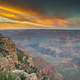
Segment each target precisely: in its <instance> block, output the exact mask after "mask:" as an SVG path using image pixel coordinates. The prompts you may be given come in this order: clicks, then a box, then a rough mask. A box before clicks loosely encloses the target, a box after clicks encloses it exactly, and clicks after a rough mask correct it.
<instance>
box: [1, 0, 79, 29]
mask: <svg viewBox="0 0 80 80" xmlns="http://www.w3.org/2000/svg"><path fill="white" fill-rule="evenodd" d="M79 18H80V0H0V29H34V28H36V29H40V28H42V29H43V28H45V29H52V28H56V29H70V28H72V29H74V28H76V29H77V28H79V27H80V19H79Z"/></svg>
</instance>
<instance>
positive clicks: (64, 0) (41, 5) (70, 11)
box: [0, 0, 80, 18]
mask: <svg viewBox="0 0 80 80" xmlns="http://www.w3.org/2000/svg"><path fill="white" fill-rule="evenodd" d="M0 3H4V4H10V5H14V6H18V7H22V8H24V9H26V8H30V9H35V10H38V11H40V12H41V13H42V14H43V15H46V16H49V17H50V16H51V17H52V16H53V17H61V18H65V17H73V16H75V15H79V14H80V0H0Z"/></svg>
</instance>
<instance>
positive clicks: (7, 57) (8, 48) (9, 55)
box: [0, 34, 18, 70]
mask: <svg viewBox="0 0 80 80" xmlns="http://www.w3.org/2000/svg"><path fill="white" fill-rule="evenodd" d="M17 63H18V59H17V55H16V47H15V44H14V42H13V41H12V40H11V39H10V38H8V37H4V36H2V35H1V34H0V70H13V69H15V64H17Z"/></svg>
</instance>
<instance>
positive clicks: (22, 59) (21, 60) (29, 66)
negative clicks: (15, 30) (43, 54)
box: [0, 34, 63, 80]
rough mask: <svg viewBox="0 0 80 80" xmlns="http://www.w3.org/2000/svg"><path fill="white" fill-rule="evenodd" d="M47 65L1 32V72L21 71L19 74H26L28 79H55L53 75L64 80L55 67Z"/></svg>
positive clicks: (56, 78)
mask: <svg viewBox="0 0 80 80" xmlns="http://www.w3.org/2000/svg"><path fill="white" fill-rule="evenodd" d="M41 61H42V62H41ZM47 65H48V64H47V63H46V62H45V61H44V60H42V59H39V58H35V60H34V59H33V57H32V56H31V55H26V53H24V51H21V50H19V49H18V48H16V45H15V43H14V42H13V41H12V40H11V39H10V38H8V37H4V36H2V35H1V34H0V72H1V71H11V72H14V73H17V74H18V73H19V76H20V74H21V75H24V77H26V79H27V80H45V78H47V80H53V77H54V78H55V79H54V80H63V79H62V76H61V78H60V77H59V75H57V73H56V71H55V70H54V67H52V66H47ZM22 73H23V74H22ZM52 74H53V75H52ZM51 75H52V76H51ZM56 75H57V76H56ZM49 77H50V78H49ZM48 78H49V79H48ZM51 78H52V79H51ZM59 78H60V79H59ZM26 79H24V80H26Z"/></svg>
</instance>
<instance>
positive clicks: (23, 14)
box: [0, 6, 69, 28]
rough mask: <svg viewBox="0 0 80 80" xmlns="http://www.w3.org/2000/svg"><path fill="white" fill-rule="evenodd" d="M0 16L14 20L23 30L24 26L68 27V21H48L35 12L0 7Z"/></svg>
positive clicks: (54, 19) (48, 19)
mask: <svg viewBox="0 0 80 80" xmlns="http://www.w3.org/2000/svg"><path fill="white" fill-rule="evenodd" d="M0 16H2V17H6V18H9V19H11V20H14V21H15V24H16V25H19V26H20V25H22V27H23V28H24V26H26V28H28V27H30V28H33V26H35V28H37V27H38V26H39V27H40V28H42V27H44V28H46V27H47V28H52V27H54V26H60V27H67V26H68V25H69V21H67V20H65V19H58V18H53V19H50V18H47V17H45V16H42V15H41V14H40V13H38V12H35V11H31V10H21V9H15V8H11V7H8V6H0ZM17 23H18V24H17ZM1 25H2V24H1V23H0V26H1ZM3 25H4V24H3ZM12 25H13V24H12ZM29 25H30V26H29ZM14 26H15V25H14ZM27 26H28V27H27ZM31 26H32V27H31ZM20 28H21V27H20Z"/></svg>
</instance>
